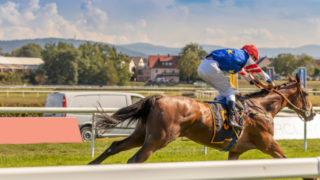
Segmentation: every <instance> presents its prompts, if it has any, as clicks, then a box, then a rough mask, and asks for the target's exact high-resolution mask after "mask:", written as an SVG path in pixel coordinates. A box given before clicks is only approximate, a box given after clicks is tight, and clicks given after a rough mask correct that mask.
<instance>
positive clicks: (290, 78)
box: [288, 74, 295, 82]
mask: <svg viewBox="0 0 320 180" xmlns="http://www.w3.org/2000/svg"><path fill="white" fill-rule="evenodd" d="M288 79H289V82H293V81H295V80H294V78H293V77H292V76H291V75H290V74H288Z"/></svg>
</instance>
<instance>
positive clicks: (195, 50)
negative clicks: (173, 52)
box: [179, 43, 207, 81]
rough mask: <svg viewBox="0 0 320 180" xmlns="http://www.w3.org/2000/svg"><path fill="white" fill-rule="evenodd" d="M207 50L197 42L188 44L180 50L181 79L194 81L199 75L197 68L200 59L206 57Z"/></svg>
mask: <svg viewBox="0 0 320 180" xmlns="http://www.w3.org/2000/svg"><path fill="white" fill-rule="evenodd" d="M206 55H207V52H206V51H204V50H203V49H202V47H201V46H199V45H198V44H195V43H189V44H187V45H186V46H185V47H184V48H183V49H182V51H181V52H180V59H179V69H180V79H182V80H187V81H190V80H192V81H194V80H195V79H196V78H197V77H198V76H197V68H198V66H199V64H200V61H201V60H202V59H203V58H205V56H206Z"/></svg>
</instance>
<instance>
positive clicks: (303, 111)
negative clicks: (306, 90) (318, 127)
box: [249, 73, 312, 120]
mask: <svg viewBox="0 0 320 180" xmlns="http://www.w3.org/2000/svg"><path fill="white" fill-rule="evenodd" d="M249 77H250V79H251V81H252V82H253V83H254V84H255V85H256V86H257V87H258V88H259V89H261V90H262V89H265V90H266V91H268V92H275V93H277V94H279V95H280V96H281V97H282V98H283V99H284V100H285V101H284V102H287V104H288V105H289V108H290V109H293V110H295V111H296V112H300V113H301V114H304V116H305V117H306V118H307V117H310V116H311V115H312V108H307V102H306V100H305V98H303V94H302V91H301V90H300V88H299V87H298V92H299V95H300V96H301V99H302V105H303V107H305V109H303V108H299V107H297V106H296V105H294V104H293V103H292V102H291V101H290V100H289V99H288V98H287V97H286V96H285V95H283V94H282V93H281V92H280V91H278V90H277V89H275V88H273V87H271V89H270V87H268V86H266V85H264V84H263V83H262V82H261V81H260V80H259V79H258V78H256V77H255V76H254V75H253V74H251V73H250V75H249ZM297 114H298V116H299V117H300V114H299V113H297ZM300 118H301V119H303V120H305V118H303V117H300Z"/></svg>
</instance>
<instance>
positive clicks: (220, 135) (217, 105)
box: [205, 96, 246, 151]
mask: <svg viewBox="0 0 320 180" xmlns="http://www.w3.org/2000/svg"><path fill="white" fill-rule="evenodd" d="M205 102H206V103H208V104H209V106H210V110H211V114H212V119H213V125H214V126H213V135H212V139H211V143H212V144H215V145H217V146H218V148H219V147H220V149H221V150H224V151H229V150H230V149H231V147H232V146H233V145H234V144H235V143H236V141H237V139H238V136H239V135H240V133H241V131H236V130H234V128H232V127H230V126H229V124H228V123H229V121H228V112H227V108H226V101H225V100H222V101H205ZM245 110H246V105H245V102H244V100H243V99H241V98H240V97H238V96H237V105H236V116H237V118H238V121H239V124H240V125H241V126H242V125H243V119H244V118H245V114H246V113H245Z"/></svg>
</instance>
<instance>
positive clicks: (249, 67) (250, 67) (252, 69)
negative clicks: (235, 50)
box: [239, 57, 272, 83]
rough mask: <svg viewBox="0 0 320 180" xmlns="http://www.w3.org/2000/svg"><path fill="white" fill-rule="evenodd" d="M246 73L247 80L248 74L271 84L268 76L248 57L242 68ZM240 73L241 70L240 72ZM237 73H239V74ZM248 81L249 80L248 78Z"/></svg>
mask: <svg viewBox="0 0 320 180" xmlns="http://www.w3.org/2000/svg"><path fill="white" fill-rule="evenodd" d="M243 69H244V70H245V71H246V72H247V74H248V75H247V76H248V78H249V75H250V73H253V74H257V75H258V76H259V77H261V78H263V79H264V80H265V81H266V82H268V83H270V82H272V81H271V79H270V77H269V75H268V74H267V73H265V72H264V71H263V70H262V69H261V68H260V67H259V66H258V65H257V64H256V63H255V62H254V60H253V59H252V58H251V57H250V58H249V59H248V61H247V63H246V65H245V66H244V68H243ZM240 71H241V70H240ZM240 71H239V73H240ZM249 80H251V79H250V78H249Z"/></svg>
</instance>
